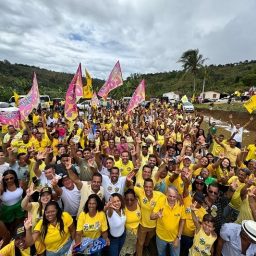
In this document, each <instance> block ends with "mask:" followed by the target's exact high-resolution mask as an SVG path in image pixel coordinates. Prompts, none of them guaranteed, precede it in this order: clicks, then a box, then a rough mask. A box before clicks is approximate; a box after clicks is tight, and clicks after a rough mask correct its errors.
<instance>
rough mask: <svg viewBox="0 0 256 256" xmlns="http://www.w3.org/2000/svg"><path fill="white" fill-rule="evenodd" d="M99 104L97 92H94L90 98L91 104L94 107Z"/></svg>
mask: <svg viewBox="0 0 256 256" xmlns="http://www.w3.org/2000/svg"><path fill="white" fill-rule="evenodd" d="M98 104H99V99H98V97H97V94H96V93H94V94H93V96H92V99H91V106H92V107H94V108H96V107H97V106H98Z"/></svg>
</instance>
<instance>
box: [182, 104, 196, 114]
mask: <svg viewBox="0 0 256 256" xmlns="http://www.w3.org/2000/svg"><path fill="white" fill-rule="evenodd" d="M182 109H183V111H184V112H194V111H195V107H194V105H193V104H192V103H191V102H189V101H187V102H183V103H182Z"/></svg>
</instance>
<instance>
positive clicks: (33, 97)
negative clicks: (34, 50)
mask: <svg viewBox="0 0 256 256" xmlns="http://www.w3.org/2000/svg"><path fill="white" fill-rule="evenodd" d="M39 102H40V96H39V90H38V83H37V79H36V73H35V72H34V74H33V84H32V88H31V90H30V91H29V93H28V94H27V96H26V97H24V98H22V99H20V100H19V110H20V118H21V120H26V119H27V117H28V115H29V114H30V113H31V112H32V110H33V109H34V108H37V107H38V104H39Z"/></svg>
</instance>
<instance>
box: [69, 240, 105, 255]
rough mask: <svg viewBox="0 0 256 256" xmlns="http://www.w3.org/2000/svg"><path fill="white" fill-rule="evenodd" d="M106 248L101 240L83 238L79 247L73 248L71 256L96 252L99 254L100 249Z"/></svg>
mask: <svg viewBox="0 0 256 256" xmlns="http://www.w3.org/2000/svg"><path fill="white" fill-rule="evenodd" d="M105 246H106V241H105V239H103V238H101V237H100V238H98V239H91V238H83V239H82V242H81V244H80V246H76V247H74V248H73V254H74V255H75V254H76V253H78V254H85V255H91V254H94V253H96V252H99V251H100V250H101V249H102V248H104V247H105Z"/></svg>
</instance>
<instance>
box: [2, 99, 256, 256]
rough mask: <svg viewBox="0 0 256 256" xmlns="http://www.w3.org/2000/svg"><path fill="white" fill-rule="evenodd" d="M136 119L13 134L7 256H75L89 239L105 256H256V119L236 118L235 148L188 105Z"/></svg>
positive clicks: (107, 115)
mask: <svg viewBox="0 0 256 256" xmlns="http://www.w3.org/2000/svg"><path fill="white" fill-rule="evenodd" d="M126 108H127V104H126V103H125V102H122V101H117V102H115V103H113V104H112V105H108V106H107V107H98V108H91V109H90V110H88V111H87V112H86V113H85V112H84V113H81V115H79V117H78V118H77V119H76V120H74V121H67V120H66V119H65V118H64V113H63V111H61V110H60V109H58V108H54V109H52V110H51V111H42V110H34V111H33V113H31V115H30V116H29V118H28V120H26V121H22V122H20V127H19V128H15V127H14V126H12V125H9V126H8V127H6V126H2V138H1V148H0V176H1V178H0V181H1V182H0V199H1V203H0V239H1V249H0V256H12V255H47V256H62V255H68V253H70V248H71V251H72V248H77V247H78V248H79V245H81V244H82V243H83V241H84V239H86V238H90V239H92V241H94V240H97V239H100V238H101V239H102V241H104V246H102V247H103V248H100V249H99V250H97V251H95V252H94V253H92V254H91V255H96V256H98V255H111V256H119V255H121V256H127V255H137V256H142V255H145V253H147V255H149V254H151V255H159V256H165V255H171V256H179V255H180V256H187V255H190V256H197V255H198V256H199V255H203V256H206V255H216V256H221V255H223V256H240V255H246V256H253V255H256V222H255V220H256V178H255V175H256V137H254V138H253V137H252V138H251V144H249V145H244V144H243V141H242V136H243V129H244V128H245V126H246V125H248V124H249V123H250V122H253V119H252V118H251V119H250V120H248V123H247V124H244V125H242V124H233V122H232V115H230V116H229V118H230V136H228V137H227V136H224V135H223V134H221V133H220V132H219V129H218V126H217V125H216V123H214V122H212V121H211V120H208V119H207V120H204V117H203V116H202V115H200V114H198V113H184V112H183V111H182V109H181V108H180V106H179V105H178V106H176V107H175V108H174V107H172V106H171V105H169V104H168V103H166V102H161V101H160V100H155V101H153V102H151V103H150V105H149V106H148V107H143V106H139V107H137V108H136V109H135V110H134V111H133V113H132V114H130V115H128V114H127V113H126ZM203 122H204V126H205V124H207V125H208V127H207V128H205V129H203V128H202V124H203ZM152 248H156V251H155V252H154V249H152ZM73 254H75V255H79V253H75V252H74V251H73ZM71 255H72V253H71Z"/></svg>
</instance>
